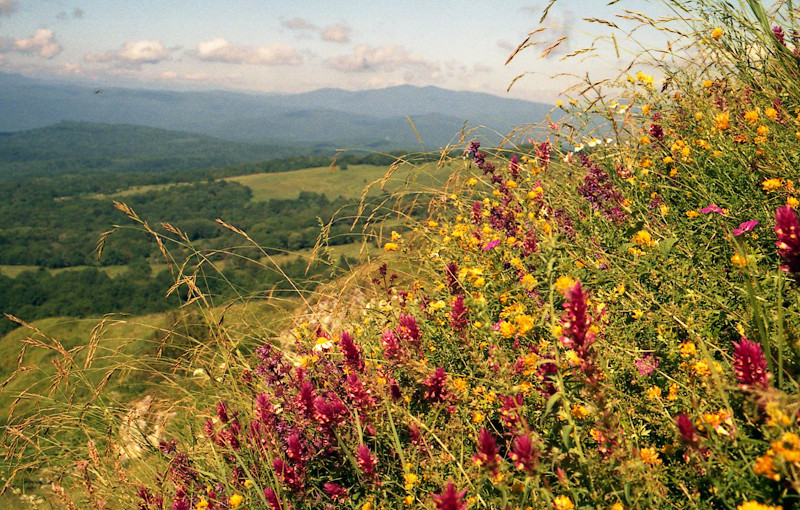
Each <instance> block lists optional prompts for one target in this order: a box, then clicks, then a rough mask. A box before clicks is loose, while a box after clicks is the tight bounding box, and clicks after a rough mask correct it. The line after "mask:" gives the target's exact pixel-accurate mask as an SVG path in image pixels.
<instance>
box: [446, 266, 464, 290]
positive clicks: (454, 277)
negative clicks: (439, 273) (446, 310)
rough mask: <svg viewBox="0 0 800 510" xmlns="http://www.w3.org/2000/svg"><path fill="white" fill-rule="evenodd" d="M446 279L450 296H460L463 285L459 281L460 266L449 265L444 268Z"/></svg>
mask: <svg viewBox="0 0 800 510" xmlns="http://www.w3.org/2000/svg"><path fill="white" fill-rule="evenodd" d="M444 278H445V282H447V289H448V290H449V291H450V294H458V292H459V289H460V288H461V284H460V283H459V281H458V264H456V263H455V262H450V263H448V264H447V265H446V266H445V268H444Z"/></svg>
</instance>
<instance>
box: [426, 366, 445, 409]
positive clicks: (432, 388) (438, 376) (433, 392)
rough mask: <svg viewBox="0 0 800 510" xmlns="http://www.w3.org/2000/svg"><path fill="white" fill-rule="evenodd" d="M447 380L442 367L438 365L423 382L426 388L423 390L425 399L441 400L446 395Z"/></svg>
mask: <svg viewBox="0 0 800 510" xmlns="http://www.w3.org/2000/svg"><path fill="white" fill-rule="evenodd" d="M446 381H447V373H446V372H445V371H444V368H443V367H438V368H437V369H436V370H435V371H434V372H433V374H431V376H430V377H428V378H427V379H426V380H425V382H424V383H423V384H424V385H425V387H426V388H427V389H426V391H425V399H426V400H430V401H432V402H441V401H442V400H444V399H445V397H447V389H446V388H445V382H446Z"/></svg>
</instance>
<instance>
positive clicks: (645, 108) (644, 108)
mask: <svg viewBox="0 0 800 510" xmlns="http://www.w3.org/2000/svg"><path fill="white" fill-rule="evenodd" d="M650 108H651V106H650V104H645V105H642V115H650Z"/></svg>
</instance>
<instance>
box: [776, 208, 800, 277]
mask: <svg viewBox="0 0 800 510" xmlns="http://www.w3.org/2000/svg"><path fill="white" fill-rule="evenodd" d="M775 235H776V236H777V237H778V241H777V242H776V243H775V244H776V246H777V247H778V254H779V255H780V256H781V258H782V259H783V261H784V262H785V263H786V266H785V267H786V270H787V271H789V272H790V273H792V274H793V275H795V278H798V277H800V221H799V220H798V219H797V213H795V212H794V210H793V209H792V208H791V207H789V206H784V207H779V208H778V209H777V210H776V211H775Z"/></svg>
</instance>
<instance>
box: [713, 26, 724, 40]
mask: <svg viewBox="0 0 800 510" xmlns="http://www.w3.org/2000/svg"><path fill="white" fill-rule="evenodd" d="M720 37H722V29H721V28H715V29H714V30H712V31H711V38H712V39H719V38H720Z"/></svg>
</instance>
